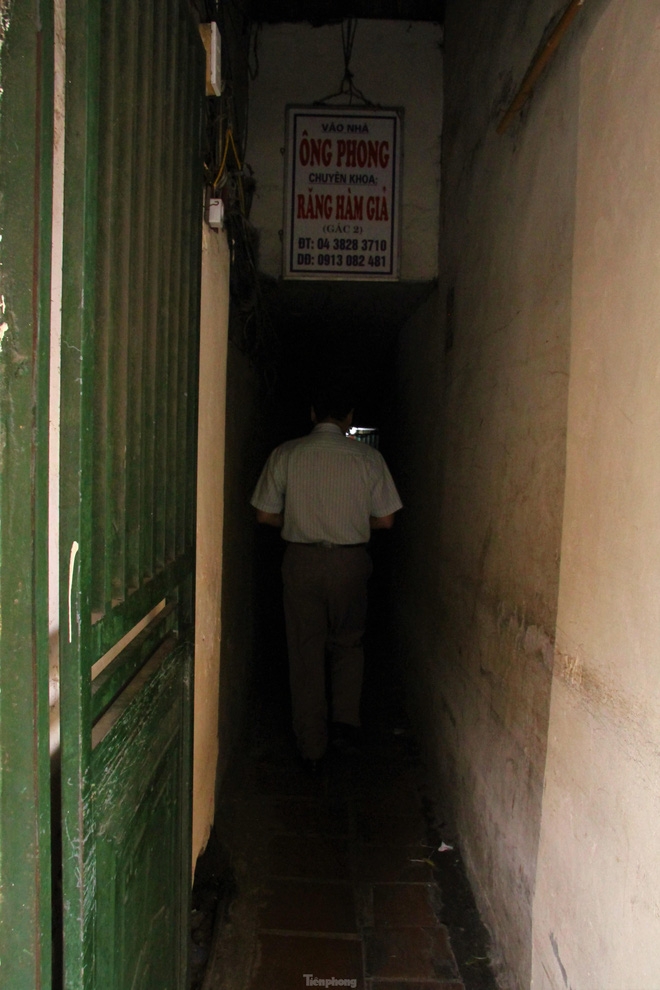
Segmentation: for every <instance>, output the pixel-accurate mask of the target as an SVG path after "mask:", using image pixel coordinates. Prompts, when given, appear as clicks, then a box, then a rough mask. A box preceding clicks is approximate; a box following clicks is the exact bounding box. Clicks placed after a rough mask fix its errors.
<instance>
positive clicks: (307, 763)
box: [301, 756, 325, 777]
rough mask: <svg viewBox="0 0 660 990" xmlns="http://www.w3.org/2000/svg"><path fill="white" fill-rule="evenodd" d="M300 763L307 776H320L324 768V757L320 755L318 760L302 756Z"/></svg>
mask: <svg viewBox="0 0 660 990" xmlns="http://www.w3.org/2000/svg"><path fill="white" fill-rule="evenodd" d="M301 763H302V768H303V771H304V773H306V774H307V776H308V777H320V776H321V775H322V774H323V771H324V769H325V759H324V757H322V756H320V757H319V758H318V760H308V759H306V758H305V757H304V756H303V757H302V759H301Z"/></svg>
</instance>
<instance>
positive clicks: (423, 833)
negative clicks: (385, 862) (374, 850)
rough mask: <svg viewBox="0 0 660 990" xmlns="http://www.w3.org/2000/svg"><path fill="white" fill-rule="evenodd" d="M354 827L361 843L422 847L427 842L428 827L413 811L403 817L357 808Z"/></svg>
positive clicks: (419, 815)
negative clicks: (387, 843)
mask: <svg viewBox="0 0 660 990" xmlns="http://www.w3.org/2000/svg"><path fill="white" fill-rule="evenodd" d="M355 827H356V833H357V837H358V839H359V840H360V841H361V842H397V843H404V844H406V845H408V844H410V845H413V844H415V845H420V844H422V845H423V844H425V843H426V841H427V833H428V826H427V824H426V822H425V821H424V819H423V818H422V816H421V814H418V813H416V812H415V809H412V810H411V811H410V812H409V813H407V814H405V815H393V814H390V813H389V811H385V812H383V811H382V810H380V811H378V810H374V809H373V808H364V807H363V808H359V809H358V810H357V813H356V816H355Z"/></svg>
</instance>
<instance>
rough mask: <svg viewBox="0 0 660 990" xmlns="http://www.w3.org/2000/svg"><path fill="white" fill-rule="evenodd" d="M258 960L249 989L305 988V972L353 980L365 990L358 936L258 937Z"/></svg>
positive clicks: (301, 989)
mask: <svg viewBox="0 0 660 990" xmlns="http://www.w3.org/2000/svg"><path fill="white" fill-rule="evenodd" d="M259 943H260V946H259V949H260V951H259V962H258V966H257V970H256V972H255V974H254V976H253V978H252V980H251V982H250V984H249V990H305V988H306V986H307V982H306V980H305V974H306V973H307V974H309V975H310V976H312V977H317V978H321V979H328V978H330V977H332V976H334V977H335V978H336V979H338V980H355V981H356V990H364V980H363V970H362V945H361V943H360V942H359V941H358V940H357V939H347V938H344V939H340V938H308V937H305V936H299V935H269V934H261V935H260V936H259Z"/></svg>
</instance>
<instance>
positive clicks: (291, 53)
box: [247, 20, 442, 279]
mask: <svg viewBox="0 0 660 990" xmlns="http://www.w3.org/2000/svg"><path fill="white" fill-rule="evenodd" d="M441 38H442V34H441V29H440V27H439V26H438V25H434V24H425V23H416V24H409V23H407V22H397V21H366V20H365V21H360V22H359V24H358V28H357V32H356V35H355V43H354V47H353V57H352V61H351V69H352V71H353V73H354V74H355V85H356V86H358V87H359V88H360V89H361V90H362V91H363V93H364V94H365V96H366V97H368V98H369V99H370V100H372V101H373V102H374V103H379V104H381V105H382V106H386V107H401V106H402V107H404V109H405V117H404V129H403V155H404V158H403V204H402V237H401V241H402V245H401V277H402V278H406V279H431V278H435V276H436V275H437V271H438V258H437V232H438V215H439V188H440V185H439V183H440V127H441V112H442V61H441V60H442V53H441V51H440V41H441ZM258 56H259V63H258V64H259V73H258V75H257V77H256V79H255V80H254V81H253V82H252V83H251V86H250V133H249V140H248V150H247V159H248V161H249V162H251V163H252V165H253V166H254V168H255V173H256V179H257V190H256V194H255V198H254V203H253V207H252V213H251V216H250V219H251V220H252V222H253V223H254V225H255V226H256V227H257V229H258V230H259V235H260V256H259V261H260V269H261V271H263V272H264V273H265V274H267V275H274V276H278V275H280V274H281V272H282V243H281V239H280V230H281V228H282V223H283V212H284V199H283V196H284V158H283V156H282V149H283V148H284V144H285V135H284V114H285V108H286V105H287V104H289V103H291V104H298V105H301V106H307V105H310V104H312V103H313V102H314V101H315V100H320V99H323V98H324V97H326V96H328V95H330V94H331V93H335V92H336V91H337V90H338V89H339V85H340V82H341V78H342V75H343V72H344V62H343V54H342V42H341V26H340V25H339V24H335V25H331V26H328V27H323V28H312V27H310V26H309V25H307V24H279V25H265V26H264V27H263V30H262V32H261V34H260V35H259V41H258ZM333 102H336V101H333ZM344 102H346V100H344Z"/></svg>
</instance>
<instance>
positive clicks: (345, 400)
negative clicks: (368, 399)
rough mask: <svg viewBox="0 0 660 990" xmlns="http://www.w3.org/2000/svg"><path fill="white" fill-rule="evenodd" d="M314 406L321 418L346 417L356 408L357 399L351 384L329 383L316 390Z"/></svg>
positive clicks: (340, 418)
mask: <svg viewBox="0 0 660 990" xmlns="http://www.w3.org/2000/svg"><path fill="white" fill-rule="evenodd" d="M312 406H313V409H314V412H315V413H316V418H317V419H318V420H319V422H320V421H321V420H324V419H327V418H328V416H331V417H332V419H339V420H342V419H345V418H346V417H347V416H348V414H349V413H350V412H352V410H353V409H354V408H355V399H354V396H353V392H352V390H351V389H350V387H349V386H347V385H345V384H343V383H342V384H336V383H332V384H327V385H323V386H320V387H319V388H317V389H315V390H314V393H313V394H312Z"/></svg>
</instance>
